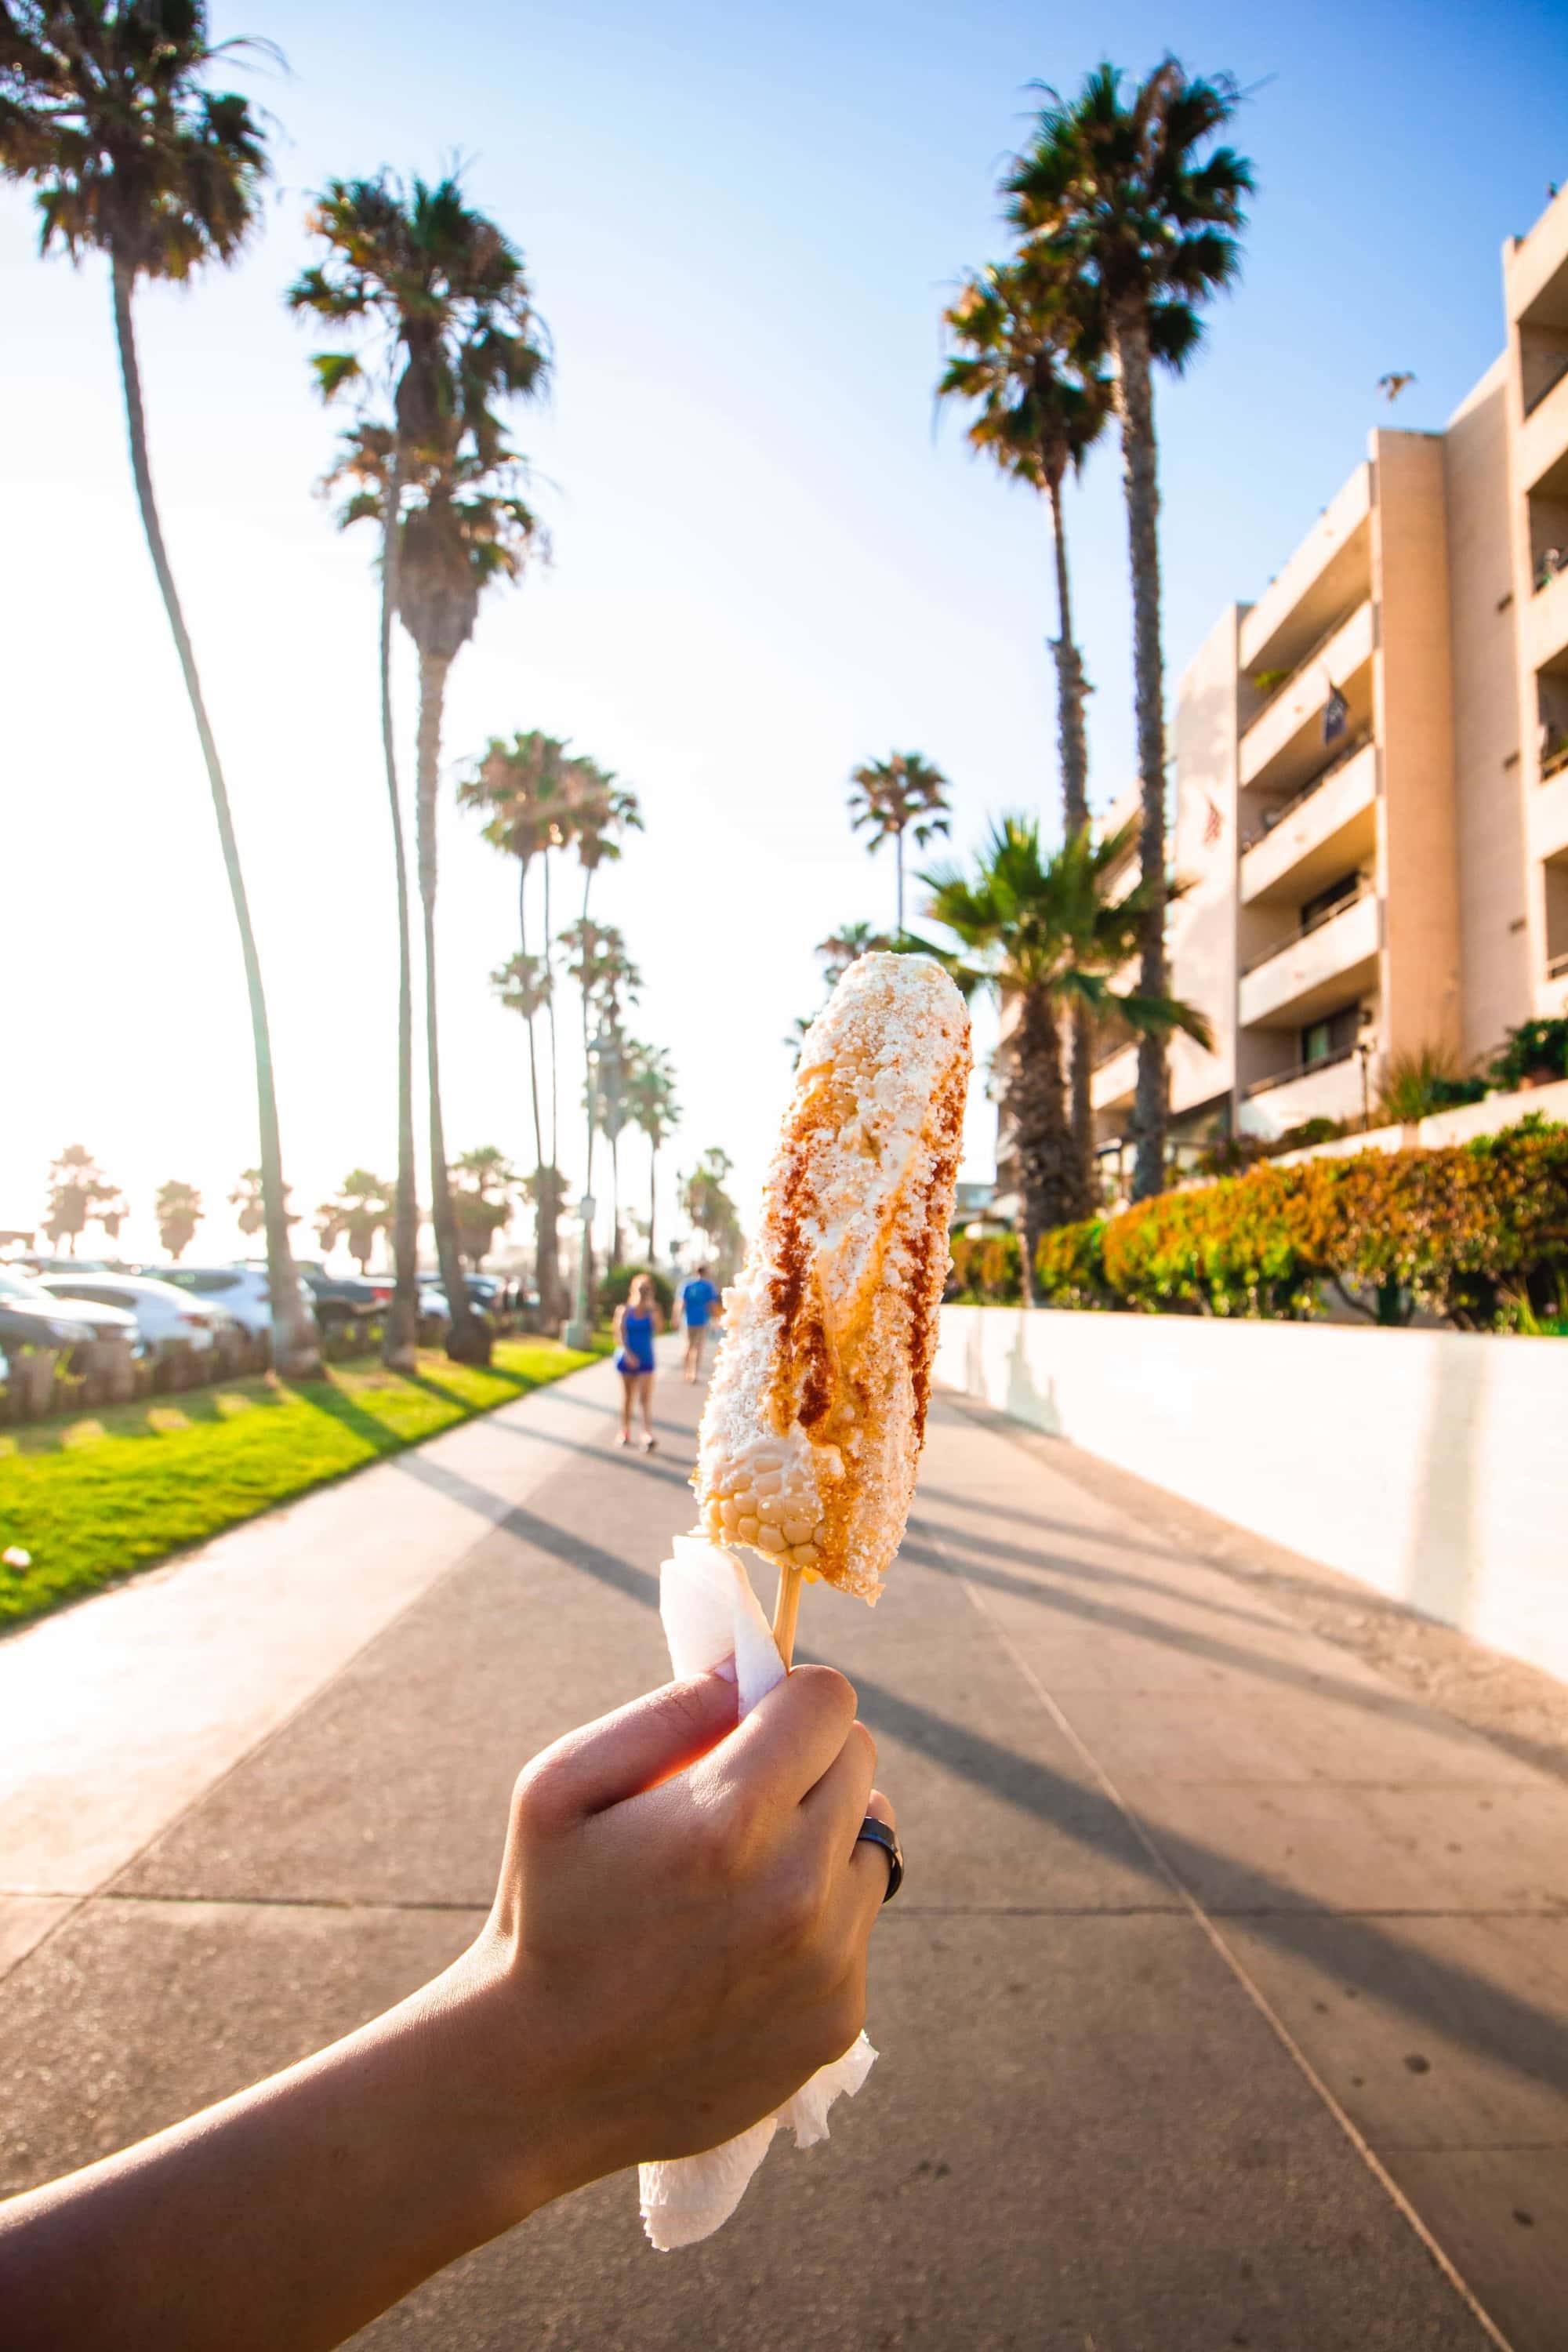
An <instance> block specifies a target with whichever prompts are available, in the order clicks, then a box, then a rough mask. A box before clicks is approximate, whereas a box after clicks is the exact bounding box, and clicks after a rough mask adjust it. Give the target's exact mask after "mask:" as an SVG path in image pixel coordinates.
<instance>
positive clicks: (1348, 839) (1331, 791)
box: [1240, 740, 1377, 905]
mask: <svg viewBox="0 0 1568 2352" xmlns="http://www.w3.org/2000/svg"><path fill="white" fill-rule="evenodd" d="M1376 800H1377V746H1376V745H1375V743H1373V742H1372V741H1370V740H1368V741H1367V742H1364V743H1361V744H1357V745H1354V746H1352V749H1351V750H1350V751H1346V752H1344V753H1342V755H1341V757H1340V758H1339V759H1337V760H1334V761H1331V763H1330V765H1329V766H1328V767H1327V768H1325V769H1324V771H1323V772H1322V774H1321V776H1314V777H1313V778H1312V780H1311V782H1310V783H1308V784H1305V785H1303V787H1302V789H1301V790H1300V793H1297V795H1296V797H1295V799H1294V800H1290V801H1287V802H1286V803H1285V805H1284V807H1283V808H1281V809H1277V810H1274V811H1272V812H1270V813H1269V814H1268V815H1266V816H1265V818H1264V828H1265V829H1264V830H1263V831H1262V832H1260V833H1259V834H1258V835H1256V836H1255V837H1254V838H1253V840H1251V841H1250V842H1249V843H1248V844H1247V846H1246V847H1245V848H1244V849H1243V851H1242V853H1241V867H1240V895H1241V899H1242V903H1243V905H1247V904H1248V903H1249V902H1251V901H1252V900H1254V899H1263V900H1268V898H1275V897H1278V896H1279V895H1280V894H1281V891H1282V887H1283V886H1286V885H1288V886H1289V896H1290V897H1291V898H1295V899H1296V900H1297V901H1298V902H1300V900H1301V899H1303V898H1310V896H1311V894H1312V892H1313V890H1314V889H1316V888H1318V887H1321V885H1322V884H1323V883H1326V882H1329V881H1331V879H1332V878H1333V877H1334V876H1335V875H1336V874H1342V873H1344V872H1345V871H1346V869H1347V867H1350V866H1359V865H1360V864H1361V863H1362V862H1363V858H1365V857H1368V856H1370V855H1371V854H1372V852H1373V848H1374V847H1375V845H1376V831H1377V819H1376V815H1375V813H1374V812H1375V803H1376Z"/></svg>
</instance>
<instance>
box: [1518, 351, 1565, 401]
mask: <svg viewBox="0 0 1568 2352" xmlns="http://www.w3.org/2000/svg"><path fill="white" fill-rule="evenodd" d="M1565 375H1568V352H1563V354H1562V356H1561V357H1560V358H1559V360H1558V362H1557V364H1556V366H1555V367H1554V368H1553V369H1552V373H1551V374H1550V375H1549V376H1547V377H1546V378H1545V379H1544V381H1543V382H1542V383H1541V384H1540V385H1539V386H1538V387H1537V389H1536V390H1535V391H1534V392H1532V393H1531V395H1530V398H1529V399H1528V400H1527V401H1526V402H1525V404H1524V413H1525V415H1527V416H1533V415H1534V414H1535V412H1536V410H1537V409H1538V408H1539V407H1540V405H1541V404H1542V401H1543V400H1544V399H1545V398H1546V395H1547V394H1548V393H1550V392H1555V391H1556V389H1557V387H1558V385H1559V384H1560V383H1562V381H1563V377H1564V376H1565Z"/></svg>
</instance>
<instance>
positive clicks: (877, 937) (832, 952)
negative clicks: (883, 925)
mask: <svg viewBox="0 0 1568 2352" xmlns="http://www.w3.org/2000/svg"><path fill="white" fill-rule="evenodd" d="M892 944H893V942H892V940H890V939H889V937H888V935H887V933H886V932H885V931H874V930H873V929H872V928H871V926H870V924H869V923H840V925H839V927H838V929H837V930H836V931H834V932H832V933H831V934H830V935H829V937H828V938H826V939H825V940H819V941H818V943H817V949H816V952H817V955H818V957H819V958H820V960H821V962H822V967H823V970H824V971H825V972H826V977H827V985H828V987H829V988H837V985H838V982H840V981H841V980H842V979H843V977H844V975H845V973H846V972H847V971H848V969H849V967H850V965H851V964H852V963H858V961H860V958H861V957H862V956H863V955H885V954H886V953H887V951H888V950H889V948H890V947H891V946H892Z"/></svg>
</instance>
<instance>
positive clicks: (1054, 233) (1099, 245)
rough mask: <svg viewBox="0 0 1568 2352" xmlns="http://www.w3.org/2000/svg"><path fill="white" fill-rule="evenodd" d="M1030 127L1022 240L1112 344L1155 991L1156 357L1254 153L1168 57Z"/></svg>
mask: <svg viewBox="0 0 1568 2352" xmlns="http://www.w3.org/2000/svg"><path fill="white" fill-rule="evenodd" d="M1044 94H1045V98H1046V104H1045V105H1044V107H1043V108H1042V109H1041V110H1040V114H1039V118H1038V121H1037V125H1036V130H1035V135H1034V138H1033V139H1032V141H1031V142H1030V143H1029V145H1028V146H1027V147H1026V149H1025V151H1024V152H1023V153H1022V154H1021V155H1019V156H1018V157H1017V158H1016V160H1015V162H1014V163H1013V165H1012V167H1011V169H1010V171H1009V172H1008V174H1007V176H1006V179H1005V182H1004V184H1003V193H1004V194H1005V197H1006V198H1007V199H1008V205H1009V212H1010V216H1011V218H1012V220H1013V222H1014V225H1015V226H1016V228H1017V229H1018V231H1019V232H1020V235H1021V236H1022V239H1023V241H1024V244H1025V247H1026V250H1027V251H1028V252H1029V254H1030V255H1031V256H1032V257H1034V258H1035V259H1036V260H1037V261H1038V262H1039V263H1040V264H1041V266H1042V267H1043V268H1045V269H1046V270H1047V272H1048V276H1049V281H1050V282H1051V283H1052V284H1054V285H1056V286H1058V287H1068V286H1070V287H1071V289H1072V294H1071V302H1072V306H1073V310H1074V314H1075V315H1076V316H1077V317H1079V319H1081V318H1082V317H1083V316H1084V306H1085V305H1086V304H1087V305H1088V306H1089V310H1090V313H1091V315H1092V320H1093V331H1094V334H1095V337H1096V340H1098V341H1103V344H1104V347H1105V349H1106V350H1107V352H1109V353H1110V360H1111V364H1112V368H1113V372H1114V377H1115V396H1116V407H1117V412H1118V415H1119V417H1120V420H1121V454H1122V467H1123V477H1124V491H1125V498H1126V505H1127V529H1128V547H1129V555H1130V559H1131V575H1132V656H1133V673H1134V695H1135V702H1136V719H1137V740H1138V775H1139V785H1140V790H1141V793H1142V830H1141V833H1140V835H1139V850H1140V860H1141V866H1140V871H1141V875H1142V898H1143V923H1142V932H1141V934H1140V938H1139V942H1138V951H1139V993H1140V994H1141V995H1142V996H1143V997H1145V998H1147V999H1148V1000H1149V1001H1150V1002H1154V1001H1157V1000H1159V999H1161V998H1163V995H1164V992H1165V905H1166V887H1165V712H1164V663H1163V652H1162V646H1161V624H1160V544H1159V512H1160V492H1159V467H1158V457H1159V453H1158V446H1157V444H1156V440H1155V435H1154V397H1153V371H1154V368H1155V367H1156V365H1160V366H1165V367H1168V368H1171V369H1173V370H1175V371H1178V372H1179V371H1180V370H1181V369H1182V368H1183V367H1184V366H1185V364H1186V362H1187V361H1188V360H1189V359H1190V358H1191V357H1192V355H1193V353H1194V352H1195V351H1196V349H1197V347H1198V345H1199V343H1200V341H1202V337H1203V321H1202V320H1201V319H1200V317H1199V309H1200V306H1201V305H1202V304H1203V303H1205V302H1206V301H1207V300H1209V299H1210V298H1211V297H1212V296H1213V295H1214V294H1215V293H1216V292H1217V291H1218V290H1219V289H1221V288H1223V287H1225V286H1227V285H1229V284H1230V283H1231V282H1232V280H1233V279H1234V278H1235V277H1236V275H1237V269H1238V268H1239V266H1240V257H1241V247H1240V232H1241V230H1242V229H1243V228H1244V227H1245V226H1246V215H1245V213H1244V212H1243V210H1242V200H1243V198H1244V197H1245V196H1247V194H1250V193H1251V189H1252V184H1253V183H1252V173H1251V169H1250V167H1249V165H1248V164H1247V163H1246V161H1245V160H1244V159H1243V158H1242V157H1241V156H1240V155H1238V154H1237V153H1236V152H1235V150H1234V149H1232V148H1230V147H1214V148H1211V149H1210V150H1209V152H1208V153H1207V155H1206V157H1205V158H1203V160H1200V154H1201V151H1202V150H1203V149H1205V147H1206V146H1207V144H1208V142H1209V141H1210V140H1211V139H1212V138H1213V137H1214V135H1215V132H1217V131H1220V130H1222V129H1223V128H1224V126H1225V125H1226V123H1227V122H1228V121H1230V120H1231V118H1232V116H1233V115H1234V114H1235V113H1236V111H1237V107H1238V106H1239V104H1240V102H1241V93H1240V91H1239V89H1237V85H1236V83H1235V82H1234V81H1233V80H1232V79H1231V78H1230V77H1229V76H1228V75H1225V74H1221V75H1217V76H1215V78H1214V79H1211V80H1204V79H1199V78H1197V77H1195V76H1192V75H1189V74H1188V73H1187V72H1186V70H1185V68H1184V67H1182V66H1181V65H1179V64H1178V63H1177V61H1176V59H1175V58H1170V57H1167V58H1164V59H1163V61H1162V62H1161V64H1159V65H1158V66H1157V67H1156V68H1154V71H1153V72H1152V74H1151V75H1150V76H1149V77H1148V79H1146V80H1145V81H1143V82H1142V83H1141V84H1139V85H1138V86H1137V87H1136V88H1135V89H1133V90H1132V92H1131V97H1124V95H1123V78H1122V76H1121V73H1120V71H1119V70H1118V69H1117V68H1116V67H1114V66H1112V65H1110V64H1103V65H1100V66H1099V67H1097V68H1095V70H1094V71H1093V72H1092V73H1091V74H1090V75H1089V77H1088V79H1087V80H1086V81H1085V82H1084V85H1083V88H1082V89H1081V90H1080V91H1079V96H1078V97H1077V99H1076V100H1073V101H1071V102H1070V103H1069V102H1068V100H1064V99H1062V98H1061V97H1059V96H1058V93H1057V92H1056V91H1055V90H1051V89H1047V90H1046V91H1045V93H1044ZM1167 1094H1168V1089H1167V1085H1166V1070H1165V1045H1164V1039H1163V1037H1162V1036H1160V1035H1159V1034H1156V1033H1155V1032H1153V1031H1150V1032H1147V1033H1145V1034H1144V1035H1143V1036H1142V1038H1141V1039H1140V1041H1139V1047H1138V1093H1137V1101H1136V1106H1135V1108H1134V1112H1133V1126H1134V1130H1135V1133H1136V1136H1137V1155H1136V1165H1135V1171H1134V1177H1133V1187H1132V1189H1133V1194H1134V1197H1135V1198H1137V1199H1140V1200H1142V1199H1146V1198H1148V1197H1149V1195H1150V1194H1152V1193H1154V1192H1159V1190H1160V1189H1161V1187H1162V1185H1163V1182H1164V1181H1165V1133H1166V1126H1167V1119H1168V1102H1167Z"/></svg>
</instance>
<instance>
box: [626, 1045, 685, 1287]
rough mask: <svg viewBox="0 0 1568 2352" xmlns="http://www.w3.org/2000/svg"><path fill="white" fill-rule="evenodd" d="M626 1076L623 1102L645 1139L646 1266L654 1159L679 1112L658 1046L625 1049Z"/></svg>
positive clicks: (670, 1069) (651, 1238)
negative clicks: (627, 1061)
mask: <svg viewBox="0 0 1568 2352" xmlns="http://www.w3.org/2000/svg"><path fill="white" fill-rule="evenodd" d="M627 1055H628V1058H629V1064H630V1067H629V1073H628V1076H627V1077H626V1102H627V1105H628V1107H629V1108H630V1111H631V1116H632V1118H633V1120H634V1122H635V1123H636V1125H637V1127H638V1128H640V1129H641V1130H642V1132H643V1134H644V1135H646V1136H647V1256H648V1264H649V1265H652V1264H653V1263H654V1259H655V1256H656V1247H655V1235H656V1229H657V1226H658V1155H659V1152H660V1150H662V1149H663V1147H664V1145H665V1144H667V1143H668V1140H669V1139H670V1137H671V1136H672V1135H673V1134H674V1132H675V1130H676V1129H677V1128H678V1127H679V1124H680V1108H679V1104H678V1103H677V1101H676V1098H675V1069H674V1066H673V1064H672V1063H671V1061H670V1057H669V1055H668V1053H667V1052H666V1051H665V1049H664V1047H663V1046H662V1045H637V1044H635V1043H633V1044H631V1045H628V1047H627Z"/></svg>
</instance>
